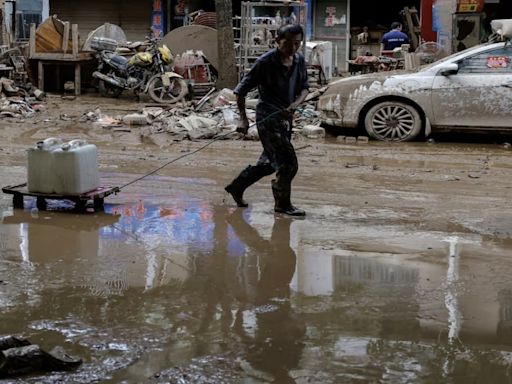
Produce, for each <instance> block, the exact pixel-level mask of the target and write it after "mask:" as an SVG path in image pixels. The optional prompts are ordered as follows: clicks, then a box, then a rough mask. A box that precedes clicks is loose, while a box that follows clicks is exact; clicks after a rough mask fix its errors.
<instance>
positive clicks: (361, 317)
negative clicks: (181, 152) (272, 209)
mask: <svg viewBox="0 0 512 384" xmlns="http://www.w3.org/2000/svg"><path fill="white" fill-rule="evenodd" d="M312 216H313V218H311V219H306V220H291V219H288V218H286V217H282V216H274V215H273V214H270V213H269V212H268V209H267V207H266V206H265V205H264V204H255V205H254V206H253V207H252V208H250V209H246V210H240V209H235V208H233V207H232V206H231V205H230V204H229V203H227V204H222V205H212V204H209V203H207V202H205V201H202V200H200V199H189V200H188V201H184V202H179V201H175V202H171V203H169V204H158V203H152V202H151V201H139V202H137V203H133V204H116V205H112V204H110V205H107V207H106V212H105V213H98V214H96V213H89V214H86V215H80V216H79V215H76V214H73V213H70V212H39V211H37V210H36V209H35V208H33V207H32V206H27V207H26V209H25V210H24V211H21V210H16V211H12V210H10V209H6V210H5V211H4V214H3V222H2V225H1V226H0V245H1V249H2V257H1V259H0V280H1V282H0V284H1V287H2V290H1V292H2V294H1V301H0V305H1V307H2V322H1V325H0V333H1V334H21V335H23V336H25V337H28V338H29V339H30V340H31V341H32V342H34V343H38V344H40V345H41V346H43V347H45V348H47V349H50V348H51V347H52V346H55V345H60V346H62V347H64V349H65V350H66V352H67V353H69V354H71V355H75V356H80V357H81V358H82V359H84V364H83V365H82V367H81V368H79V369H78V370H77V371H76V372H74V373H65V374H61V373H59V374H57V373H55V374H47V375H43V376H40V375H39V376H35V377H23V378H21V379H19V380H18V381H16V380H14V381H12V382H20V383H21V382H26V383H31V382H33V383H35V382H44V383H53V382H56V381H59V382H64V383H90V382H112V383H121V382H126V383H138V382H173V383H174V382H175V383H185V382H186V383H200V382H204V383H221V382H226V383H231V382H241V383H260V382H261V383H264V382H277V383H287V382H298V383H301V382H317V383H341V382H350V383H352V382H353V383H359V382H377V381H378V382H389V383H407V382H454V383H463V382H468V381H469V380H470V379H471V380H473V381H472V382H494V383H496V382H509V380H510V376H509V367H510V364H511V363H512V282H511V280H510V275H511V273H512V262H510V260H508V259H509V258H510V256H511V255H512V252H511V250H512V239H511V238H510V237H506V236H505V237H500V236H497V237H494V236H482V235H478V234H474V233H468V232H467V231H463V229H462V228H461V227H457V225H455V224H453V228H452V230H451V231H450V232H451V234H450V236H447V234H446V233H444V232H440V231H434V230H429V229H425V230H422V229H418V228H416V229H414V230H411V226H410V224H409V225H383V224H382V223H376V224H372V223H371V220H370V223H365V220H360V219H352V220H348V221H347V220H343V221H342V220H337V219H335V216H336V212H334V211H332V210H331V215H330V216H329V214H326V213H323V214H322V219H321V220H316V219H315V218H314V216H315V213H314V212H313V214H312ZM511 223H512V222H511V221H508V223H507V225H508V228H509V229H510V224H511ZM447 225H448V226H450V223H448V224H447ZM491 378H492V380H491V381H489V380H490V379H491Z"/></svg>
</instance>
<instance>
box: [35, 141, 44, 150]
mask: <svg viewBox="0 0 512 384" xmlns="http://www.w3.org/2000/svg"><path fill="white" fill-rule="evenodd" d="M36 147H37V149H43V147H44V141H38V142H37V143H36Z"/></svg>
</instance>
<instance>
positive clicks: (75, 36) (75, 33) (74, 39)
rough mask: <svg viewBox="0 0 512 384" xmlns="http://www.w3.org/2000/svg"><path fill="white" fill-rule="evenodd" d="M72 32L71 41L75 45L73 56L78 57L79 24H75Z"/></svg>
mask: <svg viewBox="0 0 512 384" xmlns="http://www.w3.org/2000/svg"><path fill="white" fill-rule="evenodd" d="M71 29H72V32H71V35H72V36H71V40H72V44H73V56H75V57H76V56H78V24H73V25H72V27H71Z"/></svg>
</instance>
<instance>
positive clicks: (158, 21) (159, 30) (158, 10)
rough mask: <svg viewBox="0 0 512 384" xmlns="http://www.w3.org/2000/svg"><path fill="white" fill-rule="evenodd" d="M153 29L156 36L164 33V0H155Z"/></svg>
mask: <svg viewBox="0 0 512 384" xmlns="http://www.w3.org/2000/svg"><path fill="white" fill-rule="evenodd" d="M151 30H152V31H153V36H154V37H163V35H164V11H163V8H162V0H153V11H152V12H151Z"/></svg>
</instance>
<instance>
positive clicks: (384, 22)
mask: <svg viewBox="0 0 512 384" xmlns="http://www.w3.org/2000/svg"><path fill="white" fill-rule="evenodd" d="M405 7H408V8H410V9H412V8H414V9H415V10H416V11H417V12H418V13H417V14H416V15H417V17H418V19H419V11H420V9H421V0H395V1H385V2H384V1H382V0H367V1H364V2H363V1H351V3H350V26H351V27H350V36H351V44H350V47H351V48H350V58H351V59H353V58H355V57H356V56H358V54H361V52H362V51H363V50H364V51H365V52H363V53H366V52H367V51H368V52H370V53H371V54H373V55H379V54H380V40H381V38H382V35H383V34H384V33H386V32H388V31H389V30H390V26H391V24H392V23H393V22H401V23H402V24H403V26H404V32H407V33H408V34H412V33H414V32H413V31H407V29H408V28H407V23H406V21H405V20H404V16H403V15H402V13H403V12H402V11H403V10H404V8H405ZM365 27H366V28H367V29H368V41H366V42H364V43H362V42H361V41H358V39H357V36H358V35H359V34H361V33H362V32H363V31H364V28H365Z"/></svg>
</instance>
